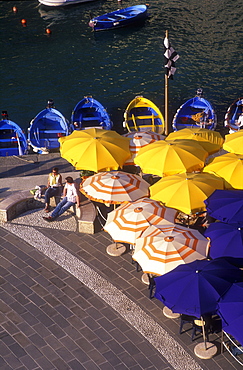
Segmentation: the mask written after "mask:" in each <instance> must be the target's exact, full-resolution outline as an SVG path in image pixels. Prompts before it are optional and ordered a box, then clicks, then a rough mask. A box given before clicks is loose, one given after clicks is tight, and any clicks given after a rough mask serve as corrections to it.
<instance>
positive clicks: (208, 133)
mask: <svg viewBox="0 0 243 370" xmlns="http://www.w3.org/2000/svg"><path fill="white" fill-rule="evenodd" d="M177 139H189V140H195V141H198V143H199V144H200V145H201V146H202V147H203V149H205V150H206V151H207V152H208V153H209V154H213V153H216V152H218V151H219V150H220V148H221V147H222V145H223V143H224V139H223V138H222V136H221V135H220V133H219V132H216V131H212V130H208V129H206V128H200V127H188V128H183V129H182V130H179V131H174V132H171V133H170V134H169V135H168V136H167V138H166V139H165V140H166V141H167V140H177Z"/></svg>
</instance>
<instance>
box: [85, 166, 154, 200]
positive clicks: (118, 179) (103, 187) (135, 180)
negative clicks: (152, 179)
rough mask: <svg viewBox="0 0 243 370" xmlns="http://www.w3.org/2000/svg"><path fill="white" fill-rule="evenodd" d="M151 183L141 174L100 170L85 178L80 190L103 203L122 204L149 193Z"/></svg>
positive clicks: (88, 196)
mask: <svg viewBox="0 0 243 370" xmlns="http://www.w3.org/2000/svg"><path fill="white" fill-rule="evenodd" d="M148 188H149V183H147V181H145V180H143V179H142V178H141V177H140V176H138V175H134V174H131V173H126V172H122V171H110V172H100V173H97V174H95V175H93V176H90V177H88V178H87V179H86V180H84V181H83V182H82V184H81V186H80V191H81V192H82V193H83V194H85V195H86V197H87V198H89V199H92V200H95V201H97V202H101V203H110V204H120V203H123V202H128V201H133V200H137V199H139V198H142V197H146V196H148V195H149V190H148Z"/></svg>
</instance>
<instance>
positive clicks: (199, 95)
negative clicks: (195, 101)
mask: <svg viewBox="0 0 243 370" xmlns="http://www.w3.org/2000/svg"><path fill="white" fill-rule="evenodd" d="M202 95H203V89H201V88H199V89H197V96H198V97H199V98H201V96H202Z"/></svg>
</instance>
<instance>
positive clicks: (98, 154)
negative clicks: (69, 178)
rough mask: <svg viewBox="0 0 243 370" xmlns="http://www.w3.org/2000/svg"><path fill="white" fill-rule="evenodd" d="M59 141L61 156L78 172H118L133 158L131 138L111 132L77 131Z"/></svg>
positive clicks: (96, 130)
mask: <svg viewBox="0 0 243 370" xmlns="http://www.w3.org/2000/svg"><path fill="white" fill-rule="evenodd" d="M59 141H60V144H61V147H60V153H61V156H62V157H63V158H65V159H66V160H67V161H68V162H70V163H71V164H72V165H73V166H74V167H75V168H76V169H77V170H90V171H94V172H99V171H102V170H107V171H109V170H117V169H118V168H119V167H122V166H123V164H124V162H125V161H126V160H127V159H128V158H129V157H130V156H131V154H130V151H129V141H130V140H129V138H126V137H123V136H121V135H119V134H118V133H117V132H115V131H111V130H102V129H97V128H90V129H87V130H80V131H77V130H75V131H73V132H72V134H71V135H69V136H65V137H61V138H60V139H59Z"/></svg>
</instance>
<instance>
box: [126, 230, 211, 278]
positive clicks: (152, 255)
mask: <svg viewBox="0 0 243 370" xmlns="http://www.w3.org/2000/svg"><path fill="white" fill-rule="evenodd" d="M208 244H209V242H208V240H207V239H206V238H205V237H204V236H202V235H201V234H200V233H199V232H198V231H197V230H192V229H188V228H186V227H183V226H179V225H171V226H161V227H159V228H156V227H154V226H150V227H148V228H147V229H146V230H145V231H144V232H143V233H142V235H141V237H140V238H138V239H137V240H136V244H135V251H134V254H133V256H132V258H133V259H134V260H135V261H137V262H138V263H139V265H140V266H141V268H142V269H143V271H144V272H145V273H151V274H154V275H163V274H165V273H166V272H169V271H171V270H173V269H174V268H175V267H176V266H178V265H180V264H184V263H188V262H192V261H195V260H196V259H199V260H201V259H204V258H206V256H207V250H208Z"/></svg>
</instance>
